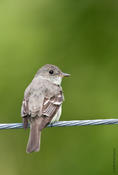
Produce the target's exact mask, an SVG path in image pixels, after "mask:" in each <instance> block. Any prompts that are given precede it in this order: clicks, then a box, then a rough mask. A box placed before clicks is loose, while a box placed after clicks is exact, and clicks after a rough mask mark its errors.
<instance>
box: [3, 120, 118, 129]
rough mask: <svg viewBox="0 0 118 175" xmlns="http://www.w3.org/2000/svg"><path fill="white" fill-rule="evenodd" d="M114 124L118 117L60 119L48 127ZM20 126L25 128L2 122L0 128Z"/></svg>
mask: <svg viewBox="0 0 118 175" xmlns="http://www.w3.org/2000/svg"><path fill="white" fill-rule="evenodd" d="M112 124H118V119H99V120H72V121H59V122H55V123H53V124H49V125H48V126H47V127H65V126H87V125H112ZM29 127H30V126H29ZM18 128H23V124H22V123H6V124H0V129H18Z"/></svg>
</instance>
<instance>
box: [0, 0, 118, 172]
mask: <svg viewBox="0 0 118 175" xmlns="http://www.w3.org/2000/svg"><path fill="white" fill-rule="evenodd" d="M47 63H52V64H56V65H57V66H59V67H60V68H61V69H62V70H63V71H65V72H67V73H70V74H71V75H72V76H71V78H69V79H65V80H64V81H63V89H64V93H65V99H66V100H65V102H64V104H63V114H62V118H61V119H62V120H74V119H77V120H79V119H85V120H86V119H100V118H117V117H118V81H117V79H118V2H117V1H116V0H115V1H112V0H108V1H106V0H99V1H94V0H84V1H83V0H78V1H76V0H74V1H70V0H68V1H67V0H60V1H54V0H45V1H43V0H34V1H33V0H30V1H28V0H4V1H3V0H1V1H0V81H1V83H0V123H15V122H21V118H20V107H21V102H22V99H23V92H24V90H25V88H26V86H27V85H28V84H29V83H30V81H31V80H32V78H33V76H34V74H35V73H36V71H37V69H38V68H39V67H40V66H42V65H44V64H47ZM28 132H29V130H27V131H24V130H23V129H19V130H3V131H0V171H1V174H4V175H21V174H22V175H26V174H27V175H32V174H34V175H39V174H47V175H52V174H55V175H60V174H61V175H65V174H68V175H71V174H81V175H84V174H90V175H95V174H96V175H99V174H104V175H105V174H107V175H111V174H112V173H113V148H115V149H116V160H117V158H118V154H117V152H118V126H115V125H114V126H85V127H67V128H66V127H65V128H48V129H45V130H44V131H43V133H42V141H41V151H40V152H39V153H34V154H30V155H27V154H26V153H25V148H26V144H27V139H28ZM116 170H118V164H117V162H116Z"/></svg>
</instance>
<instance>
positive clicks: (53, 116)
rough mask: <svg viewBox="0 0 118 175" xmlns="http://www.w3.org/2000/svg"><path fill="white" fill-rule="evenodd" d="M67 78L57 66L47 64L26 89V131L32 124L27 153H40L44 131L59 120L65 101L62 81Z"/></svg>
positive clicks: (24, 110)
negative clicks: (42, 132)
mask: <svg viewBox="0 0 118 175" xmlns="http://www.w3.org/2000/svg"><path fill="white" fill-rule="evenodd" d="M67 76H69V74H66V73H63V72H62V71H61V70H60V69H59V68H58V67H57V66H54V65H51V64H46V65H45V66H43V67H41V68H40V69H39V70H38V72H37V73H36V75H35V76H34V78H33V80H32V82H31V83H30V85H29V86H28V87H27V88H26V90H25V93H24V100H23V102H22V108H21V115H22V118H23V126H24V129H26V128H27V127H28V121H29V122H30V135H29V140H28V144H27V149H26V151H27V153H30V152H37V151H39V149H40V137H41V131H42V129H43V128H45V127H46V126H47V125H48V124H49V123H53V122H56V121H58V120H59V118H60V115H61V109H62V103H63V100H64V96H63V91H62V87H61V81H62V78H63V77H67Z"/></svg>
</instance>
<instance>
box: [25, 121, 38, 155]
mask: <svg viewBox="0 0 118 175" xmlns="http://www.w3.org/2000/svg"><path fill="white" fill-rule="evenodd" d="M40 137H41V130H40V129H39V123H38V122H37V121H36V119H34V120H33V121H32V122H31V124H30V135H29V140H28V144H27V148H26V152H27V153H31V152H38V151H39V150H40Z"/></svg>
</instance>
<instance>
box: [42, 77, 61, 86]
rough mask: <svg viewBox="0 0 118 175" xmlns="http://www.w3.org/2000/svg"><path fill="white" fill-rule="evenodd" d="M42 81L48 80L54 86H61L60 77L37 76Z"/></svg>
mask: <svg viewBox="0 0 118 175" xmlns="http://www.w3.org/2000/svg"><path fill="white" fill-rule="evenodd" d="M39 77H40V78H41V79H42V80H48V81H50V82H52V83H54V84H56V85H61V82H62V77H54V76H52V77H44V76H41V75H40V76H39Z"/></svg>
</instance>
